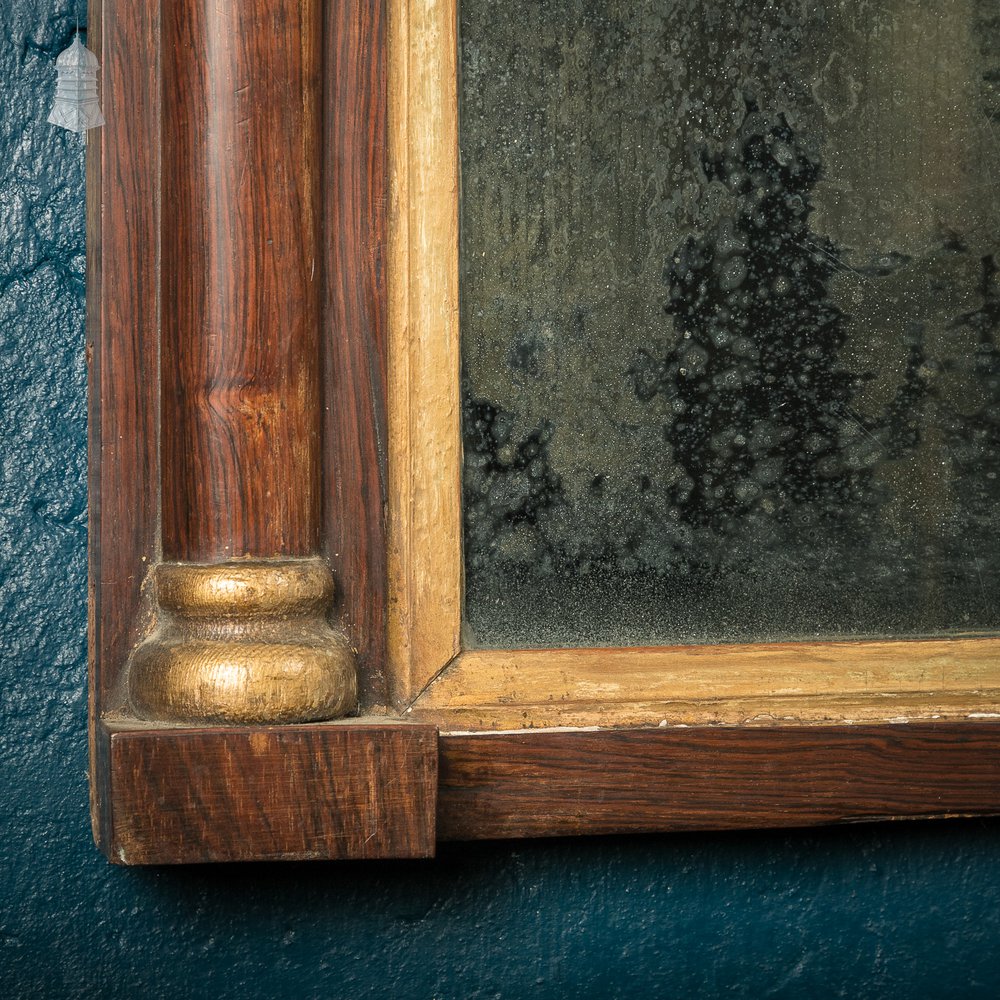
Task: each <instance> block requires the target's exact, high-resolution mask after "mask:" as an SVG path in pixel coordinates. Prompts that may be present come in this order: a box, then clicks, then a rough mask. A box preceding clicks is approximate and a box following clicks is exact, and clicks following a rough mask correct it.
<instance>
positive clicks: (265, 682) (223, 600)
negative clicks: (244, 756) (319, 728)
mask: <svg viewBox="0 0 1000 1000" xmlns="http://www.w3.org/2000/svg"><path fill="white" fill-rule="evenodd" d="M155 587H156V596H157V604H158V607H159V609H160V620H159V624H158V627H157V629H156V631H155V632H154V633H153V634H152V635H151V636H150V637H149V638H148V639H147V640H146V641H145V642H144V643H143V644H142V645H141V646H139V647H138V649H136V651H135V653H134V654H133V656H132V659H131V662H130V664H129V671H128V691H129V700H130V702H131V705H132V708H133V709H134V711H135V712H136V714H137V715H139V716H140V717H144V718H149V719H156V720H162V721H173V722H218V723H242V724H246V723H291V722H315V721H319V720H323V719H333V718H337V717H338V716H342V715H345V714H347V713H349V712H351V711H353V710H354V709H355V707H356V701H357V678H356V673H357V672H356V667H355V663H354V655H353V653H352V651H351V649H350V647H349V646H348V644H347V640H346V639H345V638H344V636H343V635H341V634H340V633H339V632H337V631H335V630H334V629H333V628H331V627H330V625H329V623H328V622H327V620H326V612H327V611H328V609H329V607H330V602H331V601H332V599H333V592H334V586H333V577H332V575H331V573H330V570H329V568H328V567H327V566H326V564H325V563H324V562H322V561H321V560H319V559H302V560H274V561H249V560H246V561H243V560H241V561H238V562H230V563H223V564H220V565H209V566H206V565H195V564H188V563H165V564H163V565H161V566H158V567H157V568H156V570H155Z"/></svg>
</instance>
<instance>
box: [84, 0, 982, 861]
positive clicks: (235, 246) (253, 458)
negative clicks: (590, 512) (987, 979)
mask: <svg viewBox="0 0 1000 1000" xmlns="http://www.w3.org/2000/svg"><path fill="white" fill-rule="evenodd" d="M90 44H91V46H92V47H93V48H94V49H95V50H96V51H97V52H98V54H99V56H100V57H101V59H102V63H103V98H104V107H105V114H106V118H107V121H108V125H107V127H106V128H104V129H102V130H100V131H99V132H98V133H96V135H95V140H96V141H94V142H92V143H91V145H90V147H89V156H88V233H89V241H90V247H89V286H88V321H89V345H88V346H89V350H90V352H91V355H92V362H91V382H90V391H91V422H90V428H91V429H90V435H91V440H90V456H91V511H90V516H91V532H90V538H91V543H90V544H91V550H90V553H91V554H90V558H91V573H90V580H91V599H90V606H91V628H90V636H91V657H90V658H91V681H90V725H91V788H92V812H93V818H94V831H95V837H96V839H97V841H98V843H99V845H100V846H101V847H102V849H103V850H104V851H105V852H106V853H107V854H108V856H109V857H110V858H111V859H112V860H114V861H116V862H119V863H125V864H149V863H176V862H194V861H221V860H252V859H283V858H289V859H291V858H363V857H421V856H429V855H432V854H433V852H434V846H435V843H436V841H437V840H439V839H470V838H489V837H520V836H549V835H561V834H583V833H609V832H636V831H652V830H672V829H718V828H735V827H764V826H803V825H811V824H818V823H832V822H845V821H855V820H861V819H876V818H890V817H891V818H901V817H909V818H926V817H936V816H948V815H983V814H988V813H996V812H1000V780H998V779H1000V722H998V721H997V719H998V718H1000V657H998V656H997V653H998V651H1000V640H996V639H965V640H934V641H927V642H920V643H891V642H878V643H876V642H869V643H825V644H820V643H816V644H782V645H777V646H774V645H771V646H756V647H747V646H735V647H726V648H725V649H724V650H723V649H722V648H720V647H691V648H686V649H683V648H682V649H674V650H635V649H621V650H584V651H580V650H554V651H530V652H525V651H514V652H510V651H507V652H498V651H488V650H486V651H484V650H472V651H463V650H462V649H461V642H460V629H459V625H460V616H461V552H460V472H461V469H460V457H461V441H460V435H459V426H458V419H459V410H460V407H459V396H458V393H459V385H458V323H457V225H458V223H457V219H458V216H457V206H458V200H457V199H458V174H457V170H458V167H457V95H456V90H457V83H456V81H457V68H456V56H457V47H456V6H455V0H410V2H407V0H387V5H386V7H383V5H382V4H381V3H380V2H379V0H344V2H342V3H339V4H324V3H321V2H320V0H248V2H247V3H245V4H243V5H241V7H240V8H239V10H238V11H236V10H235V9H234V11H233V12H222V13H220V12H218V11H215V10H209V9H208V5H204V4H203V3H201V2H199V0H176V2H174V3H172V4H170V5H163V6H162V7H161V5H160V4H159V3H158V2H156V0H148V2H144V3H131V2H126V0H100V2H96V3H92V5H91V32H90ZM334 581H335V583H334ZM334 591H336V596H335V595H334ZM356 704H360V705H361V710H362V712H363V714H362V715H361V716H360V717H358V716H354V715H352V710H353V709H354V707H355V705H356ZM345 715H346V716H349V717H347V718H339V719H337V718H336V717H337V716H345ZM331 719H333V720H334V721H324V720H331Z"/></svg>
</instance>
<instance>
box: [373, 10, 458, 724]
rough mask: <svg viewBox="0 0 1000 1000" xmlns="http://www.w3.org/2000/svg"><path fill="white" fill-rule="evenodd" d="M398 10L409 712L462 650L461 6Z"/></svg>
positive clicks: (393, 418) (397, 182)
mask: <svg viewBox="0 0 1000 1000" xmlns="http://www.w3.org/2000/svg"><path fill="white" fill-rule="evenodd" d="M386 3H387V7H388V33H387V64H388V65H387V72H388V92H389V98H388V123H389V125H388V130H389V255H388V259H389V275H388V283H389V302H388V309H389V363H388V367H389V378H388V383H389V392H388V409H389V511H390V516H389V607H388V621H387V642H388V662H389V674H390V685H389V686H390V698H391V700H392V701H393V702H394V703H395V704H397V705H399V706H402V705H404V704H406V703H407V702H409V701H410V700H411V699H412V698H413V697H415V696H416V694H417V693H418V692H419V691H420V690H421V689H422V688H423V687H424V686H425V685H426V684H427V683H428V681H430V680H431V678H432V677H434V675H435V674H436V673H437V672H438V671H439V670H440V669H442V668H443V667H444V666H445V664H446V663H448V661H449V660H451V659H452V657H454V656H455V655H456V654H457V653H458V651H459V631H460V624H461V622H460V619H461V608H462V558H461V525H462V520H461V518H462V514H461V428H460V420H461V402H460V389H459V361H458V355H459V350H458V343H459V342H458V253H457V247H458V190H459V178H458V90H457V79H458V77H457V73H458V69H457V61H456V60H457V54H458V53H457V34H456V33H457V17H456V8H455V5H454V4H453V3H451V2H439V0H410V2H408V0H386ZM429 539H434V540H435V543H436V544H433V545H428V544H423V543H425V542H426V541H427V540H429Z"/></svg>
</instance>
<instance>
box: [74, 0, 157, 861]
mask: <svg viewBox="0 0 1000 1000" xmlns="http://www.w3.org/2000/svg"><path fill="white" fill-rule="evenodd" d="M156 11H157V7H156V5H150V4H123V3H103V2H102V0H93V2H92V3H91V5H90V20H89V24H90V31H89V34H88V39H87V42H88V45H90V46H92V47H93V49H94V51H95V52H96V53H97V54H98V56H99V58H100V59H101V61H102V73H101V78H102V99H103V106H104V112H105V115H106V117H107V120H108V121H109V122H112V123H113V127H108V128H102V129H95V130H94V131H92V132H91V133H90V140H89V145H88V147H87V241H88V249H87V354H88V357H89V359H90V374H89V395H90V408H91V409H90V420H89V432H88V433H89V438H90V440H89V456H90V464H89V506H90V509H89V562H90V572H89V588H90V609H89V614H90V623H89V645H90V649H89V660H90V692H89V699H90V733H91V741H90V749H91V773H92V776H93V777H92V780H91V805H92V815H93V818H94V833H95V837H96V838H97V839H98V840H99V841H101V842H106V838H107V822H106V819H107V816H106V811H105V810H104V809H103V807H102V806H103V802H104V801H105V799H106V793H107V780H108V769H107V763H108V760H107V746H106V744H105V742H104V740H103V736H102V730H101V729H100V727H99V726H98V725H97V719H98V717H99V715H100V713H101V712H106V711H109V710H111V709H113V708H115V707H116V706H117V701H118V685H119V681H120V668H121V666H122V665H123V664H124V662H125V659H126V657H127V655H128V652H129V650H130V649H131V648H132V646H133V645H134V644H135V642H136V641H137V640H138V638H139V637H140V635H141V632H142V629H143V627H144V621H145V619H144V615H143V596H142V584H143V581H144V578H145V575H146V570H147V568H148V567H149V566H150V565H151V563H152V561H153V559H154V558H155V556H156V553H157V551H158V546H159V538H158V531H157V527H158V524H157V519H158V513H159V512H158V490H159V483H158V459H157V448H156V435H157V427H156V423H157V421H156V414H157V407H158V395H159V390H158V385H159V380H158V368H157V356H158V351H159V325H158V309H159V307H158V303H159V286H158V280H157V275H158V267H159V218H160V217H159V197H158V193H157V192H158V184H159V181H158V178H159V154H158V117H159V109H160V73H159V55H158V53H159V46H158V44H157V39H158V38H159V24H158V18H157V14H156ZM105 286H106V290H105Z"/></svg>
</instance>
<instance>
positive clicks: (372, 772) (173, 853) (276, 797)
mask: <svg viewBox="0 0 1000 1000" xmlns="http://www.w3.org/2000/svg"><path fill="white" fill-rule="evenodd" d="M436 743H437V733H436V731H435V730H434V728H433V727H432V726H411V725H398V724H396V725H392V724H386V723H384V722H383V723H382V724H378V725H363V724H350V723H348V724H331V725H325V726H323V725H320V726H285V727H258V728H245V729H198V730H156V729H151V730H132V731H118V732H112V733H111V764H112V772H113V775H114V778H113V788H112V808H113V816H114V831H113V841H112V851H111V856H112V860H114V861H118V862H121V863H124V864H178V863H184V862H201V861H249V860H255V861H261V860H306V859H336V858H386V857H392V858H414V857H427V856H430V855H432V854H433V853H434V842H435V814H434V803H435V791H436V787H437V746H436Z"/></svg>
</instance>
